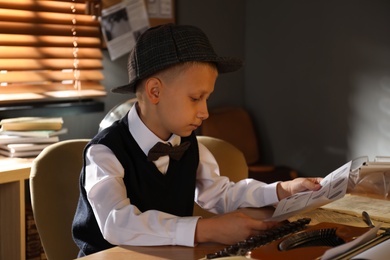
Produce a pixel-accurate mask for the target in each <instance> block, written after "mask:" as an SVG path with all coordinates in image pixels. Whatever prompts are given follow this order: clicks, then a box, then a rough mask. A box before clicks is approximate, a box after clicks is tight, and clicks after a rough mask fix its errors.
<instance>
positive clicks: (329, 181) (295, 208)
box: [268, 161, 351, 221]
mask: <svg viewBox="0 0 390 260" xmlns="http://www.w3.org/2000/svg"><path fill="white" fill-rule="evenodd" d="M350 169H351V161H350V162H348V163H346V164H344V165H343V166H341V167H340V168H338V169H336V170H334V171H333V172H331V173H330V174H328V175H327V176H326V177H325V178H324V179H323V180H322V181H321V186H322V188H321V189H320V190H318V191H306V192H300V193H297V194H294V195H292V196H290V197H287V198H285V199H282V200H281V201H279V203H278V205H277V207H276V209H275V212H274V214H273V215H272V217H271V218H269V219H268V220H270V221H282V220H286V219H288V218H289V217H292V216H294V215H296V214H301V213H303V212H306V211H309V210H312V209H315V208H318V207H321V206H323V205H325V204H328V203H330V202H332V201H335V200H337V199H340V198H342V197H344V195H345V193H346V192H347V188H348V178H349V172H350Z"/></svg>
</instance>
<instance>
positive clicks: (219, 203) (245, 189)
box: [84, 105, 278, 246]
mask: <svg viewBox="0 0 390 260" xmlns="http://www.w3.org/2000/svg"><path fill="white" fill-rule="evenodd" d="M135 107H136V106H135V105H134V106H133V107H132V108H131V110H130V112H129V114H128V122H129V131H130V133H131V134H132V136H133V137H134V139H135V140H136V141H137V143H138V145H139V146H140V147H141V149H142V150H143V152H144V153H145V154H146V155H147V154H148V151H149V150H150V149H151V148H152V147H153V145H155V144H156V143H157V142H159V141H160V142H163V141H162V140H160V139H159V138H158V137H157V136H155V135H154V134H153V133H152V132H151V131H150V130H149V129H148V128H147V127H146V126H145V125H144V124H143V122H142V121H141V119H140V118H139V116H138V114H137V110H136V109H135ZM165 142H167V141H165ZM168 142H170V143H171V144H172V145H177V144H180V136H177V135H172V137H171V138H170V139H169V140H168ZM198 145H199V166H198V169H197V177H196V192H195V197H196V199H195V201H196V202H197V203H198V204H199V205H200V206H202V207H203V208H205V209H208V210H210V211H211V212H214V213H224V212H228V211H232V210H235V209H237V208H242V207H263V206H266V205H272V204H275V203H277V202H278V198H277V194H276V183H273V184H265V183H262V182H258V181H255V180H252V179H246V180H242V181H240V182H237V183H233V182H230V181H229V179H228V178H227V177H222V176H219V168H218V164H217V162H216V160H215V158H214V157H213V155H212V154H211V152H210V151H209V150H208V149H207V148H206V147H205V146H204V145H202V144H201V143H198ZM154 163H155V165H156V167H157V168H158V169H159V170H160V172H161V173H162V174H165V172H166V170H167V168H168V163H169V157H168V156H163V157H160V158H159V159H158V160H157V161H155V162H154ZM123 177H124V169H123V167H122V165H121V163H120V162H119V161H118V159H117V158H116V157H115V155H114V154H113V152H112V151H111V150H110V149H109V148H108V147H106V146H104V145H101V144H96V145H91V146H90V147H89V149H88V151H87V153H86V179H85V186H84V188H85V190H86V192H87V197H88V200H89V202H90V204H91V206H92V209H93V212H94V214H95V217H96V220H97V223H98V225H99V228H100V230H101V232H102V234H103V237H104V238H105V239H106V240H107V241H108V242H110V243H111V244H114V245H144V246H147V245H150V246H152V245H153V246H155V245H182V246H194V245H195V244H194V237H195V228H196V223H197V221H198V218H199V216H193V217H177V216H174V215H171V214H167V213H164V212H161V211H157V210H148V211H146V212H141V211H140V210H139V209H138V208H137V207H136V206H134V205H132V204H131V201H130V199H129V198H128V197H127V193H126V187H125V184H124V182H123Z"/></svg>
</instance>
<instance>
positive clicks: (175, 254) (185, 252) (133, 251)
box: [82, 244, 225, 260]
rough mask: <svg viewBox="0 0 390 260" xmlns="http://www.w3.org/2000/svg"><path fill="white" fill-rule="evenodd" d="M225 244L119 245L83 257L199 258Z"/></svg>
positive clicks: (88, 259) (100, 259) (120, 258)
mask: <svg viewBox="0 0 390 260" xmlns="http://www.w3.org/2000/svg"><path fill="white" fill-rule="evenodd" d="M224 247H225V246H224V245H220V244H200V245H198V246H196V247H183V246H153V247H147V246H117V247H113V248H111V249H108V250H105V251H102V252H99V253H96V254H93V255H89V256H86V257H83V258H82V259H83V260H84V259H85V260H92V259H93V260H103V259H104V260H107V259H115V260H122V259H123V260H125V259H126V260H128V259H137V260H146V259H147V260H158V259H159V260H161V259H172V260H176V259H177V260H183V259H185V260H197V259H201V258H204V257H205V256H206V255H207V254H210V253H214V252H217V251H219V250H221V249H223V248H224Z"/></svg>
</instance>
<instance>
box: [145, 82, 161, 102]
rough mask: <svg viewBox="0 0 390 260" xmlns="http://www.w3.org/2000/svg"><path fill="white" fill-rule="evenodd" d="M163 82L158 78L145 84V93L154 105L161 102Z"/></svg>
mask: <svg viewBox="0 0 390 260" xmlns="http://www.w3.org/2000/svg"><path fill="white" fill-rule="evenodd" d="M160 90H161V81H160V79H158V78H153V77H152V78H149V79H147V80H146V83H145V92H146V96H147V97H148V99H149V101H150V102H151V103H152V104H157V103H158V102H159V101H160Z"/></svg>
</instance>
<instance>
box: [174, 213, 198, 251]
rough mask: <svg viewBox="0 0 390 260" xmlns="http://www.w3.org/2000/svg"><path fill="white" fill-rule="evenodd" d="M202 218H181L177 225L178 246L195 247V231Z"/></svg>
mask: <svg viewBox="0 0 390 260" xmlns="http://www.w3.org/2000/svg"><path fill="white" fill-rule="evenodd" d="M199 218H200V217H183V218H179V219H178V221H177V225H176V244H177V245H180V246H190V247H194V246H195V229H196V225H197V223H198V219H199Z"/></svg>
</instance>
